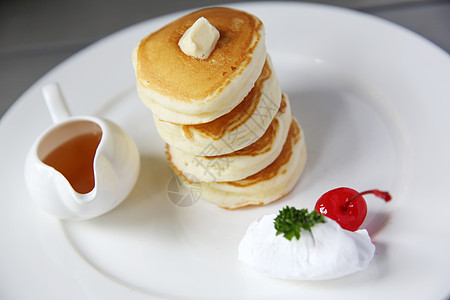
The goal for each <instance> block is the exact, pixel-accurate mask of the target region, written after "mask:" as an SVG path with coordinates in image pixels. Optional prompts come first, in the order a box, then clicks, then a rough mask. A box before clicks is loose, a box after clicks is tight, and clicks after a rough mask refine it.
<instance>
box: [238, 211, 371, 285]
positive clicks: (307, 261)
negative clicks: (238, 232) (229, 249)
mask: <svg viewBox="0 0 450 300" xmlns="http://www.w3.org/2000/svg"><path fill="white" fill-rule="evenodd" d="M275 218H276V215H275V214H273V215H266V216H263V217H262V218H260V219H258V220H256V221H254V222H252V223H251V224H250V226H249V228H248V230H247V232H246V234H245V236H244V237H243V239H242V241H241V243H240V244H239V249H238V252H239V258H238V259H239V260H241V261H242V262H244V263H246V264H248V265H249V266H250V267H252V268H253V269H255V270H256V271H259V272H262V273H265V274H268V275H270V276H273V277H277V278H282V279H296V280H327V279H333V278H338V277H343V276H346V275H349V274H352V273H355V272H358V271H360V270H363V269H365V268H367V267H368V265H369V263H370V261H371V260H372V258H373V256H374V254H375V245H373V244H372V242H371V240H370V236H369V234H368V233H367V230H365V229H363V230H358V231H354V232H353V231H348V230H345V229H342V228H341V226H340V225H339V224H338V223H336V222H335V221H334V220H332V219H330V218H327V217H325V223H318V224H315V225H314V226H313V227H312V228H311V231H307V230H302V231H301V233H300V234H301V235H300V239H299V240H297V239H296V238H295V237H294V238H293V239H292V240H290V241H289V240H288V239H286V238H285V237H283V235H276V230H275V227H274V219H275Z"/></svg>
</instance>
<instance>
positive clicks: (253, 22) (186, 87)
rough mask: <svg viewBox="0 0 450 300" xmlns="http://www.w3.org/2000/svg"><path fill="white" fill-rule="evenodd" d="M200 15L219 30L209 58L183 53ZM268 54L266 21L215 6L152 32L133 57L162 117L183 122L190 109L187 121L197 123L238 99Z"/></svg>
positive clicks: (146, 97) (149, 100)
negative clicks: (181, 44) (187, 35)
mask: <svg viewBox="0 0 450 300" xmlns="http://www.w3.org/2000/svg"><path fill="white" fill-rule="evenodd" d="M200 17H205V18H206V19H207V20H208V21H209V22H210V23H211V24H212V25H213V26H214V27H216V28H217V30H218V31H219V32H220V38H219V40H218V41H217V44H216V47H215V49H214V50H213V52H212V53H211V55H210V56H209V57H208V58H207V59H204V60H202V59H197V58H193V57H191V56H188V55H186V54H184V53H183V52H182V51H181V49H180V48H179V46H178V41H179V39H180V38H181V36H182V35H183V33H184V32H185V31H186V30H187V29H188V28H189V27H190V26H191V25H192V24H193V23H194V22H195V21H196V20H197V19H198V18H200ZM265 57H266V51H265V43H264V27H263V24H262V22H261V21H260V20H259V19H258V18H257V17H255V16H253V15H251V14H248V13H246V12H243V11H239V10H235V9H230V8H220V7H219V8H217V7H216V8H208V9H202V10H199V11H196V12H193V13H190V14H188V15H185V16H183V17H181V18H180V19H178V20H175V21H173V22H172V23H169V24H168V25H166V26H164V27H163V28H161V29H159V30H158V31H156V32H154V33H152V34H150V35H149V36H147V37H146V38H144V39H143V40H142V41H141V43H140V44H139V46H138V48H137V50H136V51H135V54H134V58H133V60H134V64H135V69H136V76H137V80H138V86H139V85H140V96H141V98H142V100H143V101H144V103H145V104H147V105H148V106H149V107H150V108H151V109H152V110H153V112H154V113H155V114H156V115H157V116H158V117H159V118H160V119H162V120H165V121H169V122H176V123H182V122H180V118H182V116H180V114H185V115H186V118H183V120H182V121H184V123H185V124H196V123H205V122H208V121H211V120H213V119H215V118H217V117H219V116H220V115H223V114H225V113H227V112H229V111H230V110H231V109H233V108H234V107H235V106H236V105H237V104H239V102H240V101H242V99H244V97H245V96H246V94H247V93H248V92H249V91H250V90H251V88H252V86H253V84H254V83H255V81H256V79H257V78H258V76H259V74H260V72H261V70H262V67H263V65H264V61H265ZM160 106H161V107H160ZM184 119H186V120H184Z"/></svg>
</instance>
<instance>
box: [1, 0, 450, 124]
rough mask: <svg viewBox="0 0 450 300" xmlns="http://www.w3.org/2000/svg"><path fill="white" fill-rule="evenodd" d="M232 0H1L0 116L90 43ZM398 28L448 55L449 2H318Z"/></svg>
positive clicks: (416, 0) (382, 0) (449, 36)
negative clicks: (140, 24)
mask: <svg viewBox="0 0 450 300" xmlns="http://www.w3.org/2000/svg"><path fill="white" fill-rule="evenodd" d="M230 2H236V1H228V2H227V1H211V0H210V1H208V0H185V1H182V0H174V1H171V0H165V1H159V0H158V1H149V0H93V1H89V0H73V1H66V0H59V1H58V0H16V1H14V0H1V1H0V91H1V94H0V116H3V114H4V113H5V112H6V111H7V110H8V108H9V107H10V106H11V105H12V104H13V103H14V101H15V100H16V99H17V98H18V97H20V95H21V94H22V93H23V92H24V91H25V90H26V89H27V88H28V87H29V86H30V85H31V84H33V82H35V81H36V80H37V79H39V78H40V77H41V76H43V75H44V74H45V73H47V72H48V71H50V70H51V69H52V68H53V67H55V66H56V65H57V64H59V63H60V62H62V61H64V60H65V59H66V58H68V57H69V56H71V55H72V54H74V53H76V52H77V51H79V50H81V49H83V48H84V47H86V46H89V45H90V44H92V43H93V42H95V41H97V40H99V39H101V38H103V37H105V36H107V35H109V34H111V33H114V32H115V31H117V30H120V29H122V28H124V27H127V26H130V25H133V24H135V23H138V22H141V21H144V20H147V19H150V18H153V17H156V16H160V15H163V14H167V13H170V12H175V11H179V10H184V9H190V8H195V7H199V6H205V5H219V4H221V3H230ZM309 2H317V3H325V4H331V5H336V6H342V7H347V8H351V9H355V10H359V11H363V12H366V13H369V14H373V15H376V16H379V17H381V18H384V19H386V20H389V21H392V22H394V23H397V24H400V25H402V26H404V27H406V28H409V29H411V30H412V31H415V32H416V33H418V34H420V35H422V36H424V37H426V38H427V39H429V40H431V41H432V42H434V43H435V44H437V45H438V46H440V47H441V48H443V49H444V50H445V51H446V52H447V53H449V52H450V1H423V0H421V1H420V0H415V1H414V0H336V1H332V0H320V1H309Z"/></svg>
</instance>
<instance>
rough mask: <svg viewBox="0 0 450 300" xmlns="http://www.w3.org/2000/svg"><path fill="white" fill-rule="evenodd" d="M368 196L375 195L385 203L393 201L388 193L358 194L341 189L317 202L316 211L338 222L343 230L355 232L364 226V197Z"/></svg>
mask: <svg viewBox="0 0 450 300" xmlns="http://www.w3.org/2000/svg"><path fill="white" fill-rule="evenodd" d="M366 194H374V195H375V196H377V197H380V198H383V199H384V200H385V201H389V200H391V195H390V194H389V193H388V192H383V191H379V190H369V191H364V192H361V193H358V192H357V191H355V190H354V189H351V188H347V187H340V188H337V189H334V190H331V191H328V192H326V193H325V194H323V195H322V197H320V198H319V200H317V203H316V206H315V209H316V210H317V211H318V212H319V213H320V214H323V215H325V216H327V217H329V218H330V219H333V220H335V221H336V222H338V224H339V225H341V227H342V228H343V229H346V230H350V231H355V230H357V229H358V228H359V227H360V226H361V225H362V223H363V222H364V219H365V218H366V215H367V204H366V200H364V198H363V197H362V196H363V195H366Z"/></svg>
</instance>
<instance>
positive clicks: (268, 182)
mask: <svg viewBox="0 0 450 300" xmlns="http://www.w3.org/2000/svg"><path fill="white" fill-rule="evenodd" d="M305 164H306V145H305V139H304V136H303V131H302V130H301V128H300V126H299V124H298V122H297V121H296V120H295V119H293V120H292V123H291V126H290V129H289V133H288V137H287V139H286V142H285V144H284V146H283V150H282V151H281V153H280V155H279V156H278V157H277V159H276V160H275V161H274V162H272V164H270V165H269V166H267V167H266V168H264V169H263V170H261V171H259V172H258V173H256V174H254V175H251V176H249V177H247V178H245V179H242V180H238V181H230V182H213V183H200V186H201V190H202V192H201V197H202V199H204V200H207V201H210V202H213V203H216V204H218V205H219V206H220V207H222V208H227V209H235V208H240V207H244V206H250V205H265V204H268V203H270V202H273V201H275V200H278V199H280V198H282V197H283V196H285V195H286V194H288V193H289V192H290V191H291V190H292V189H293V188H294V186H295V184H296V183H297V181H298V179H299V178H300V175H301V174H302V172H303V169H304V167H305ZM180 178H181V180H185V178H184V177H183V176H180Z"/></svg>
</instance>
